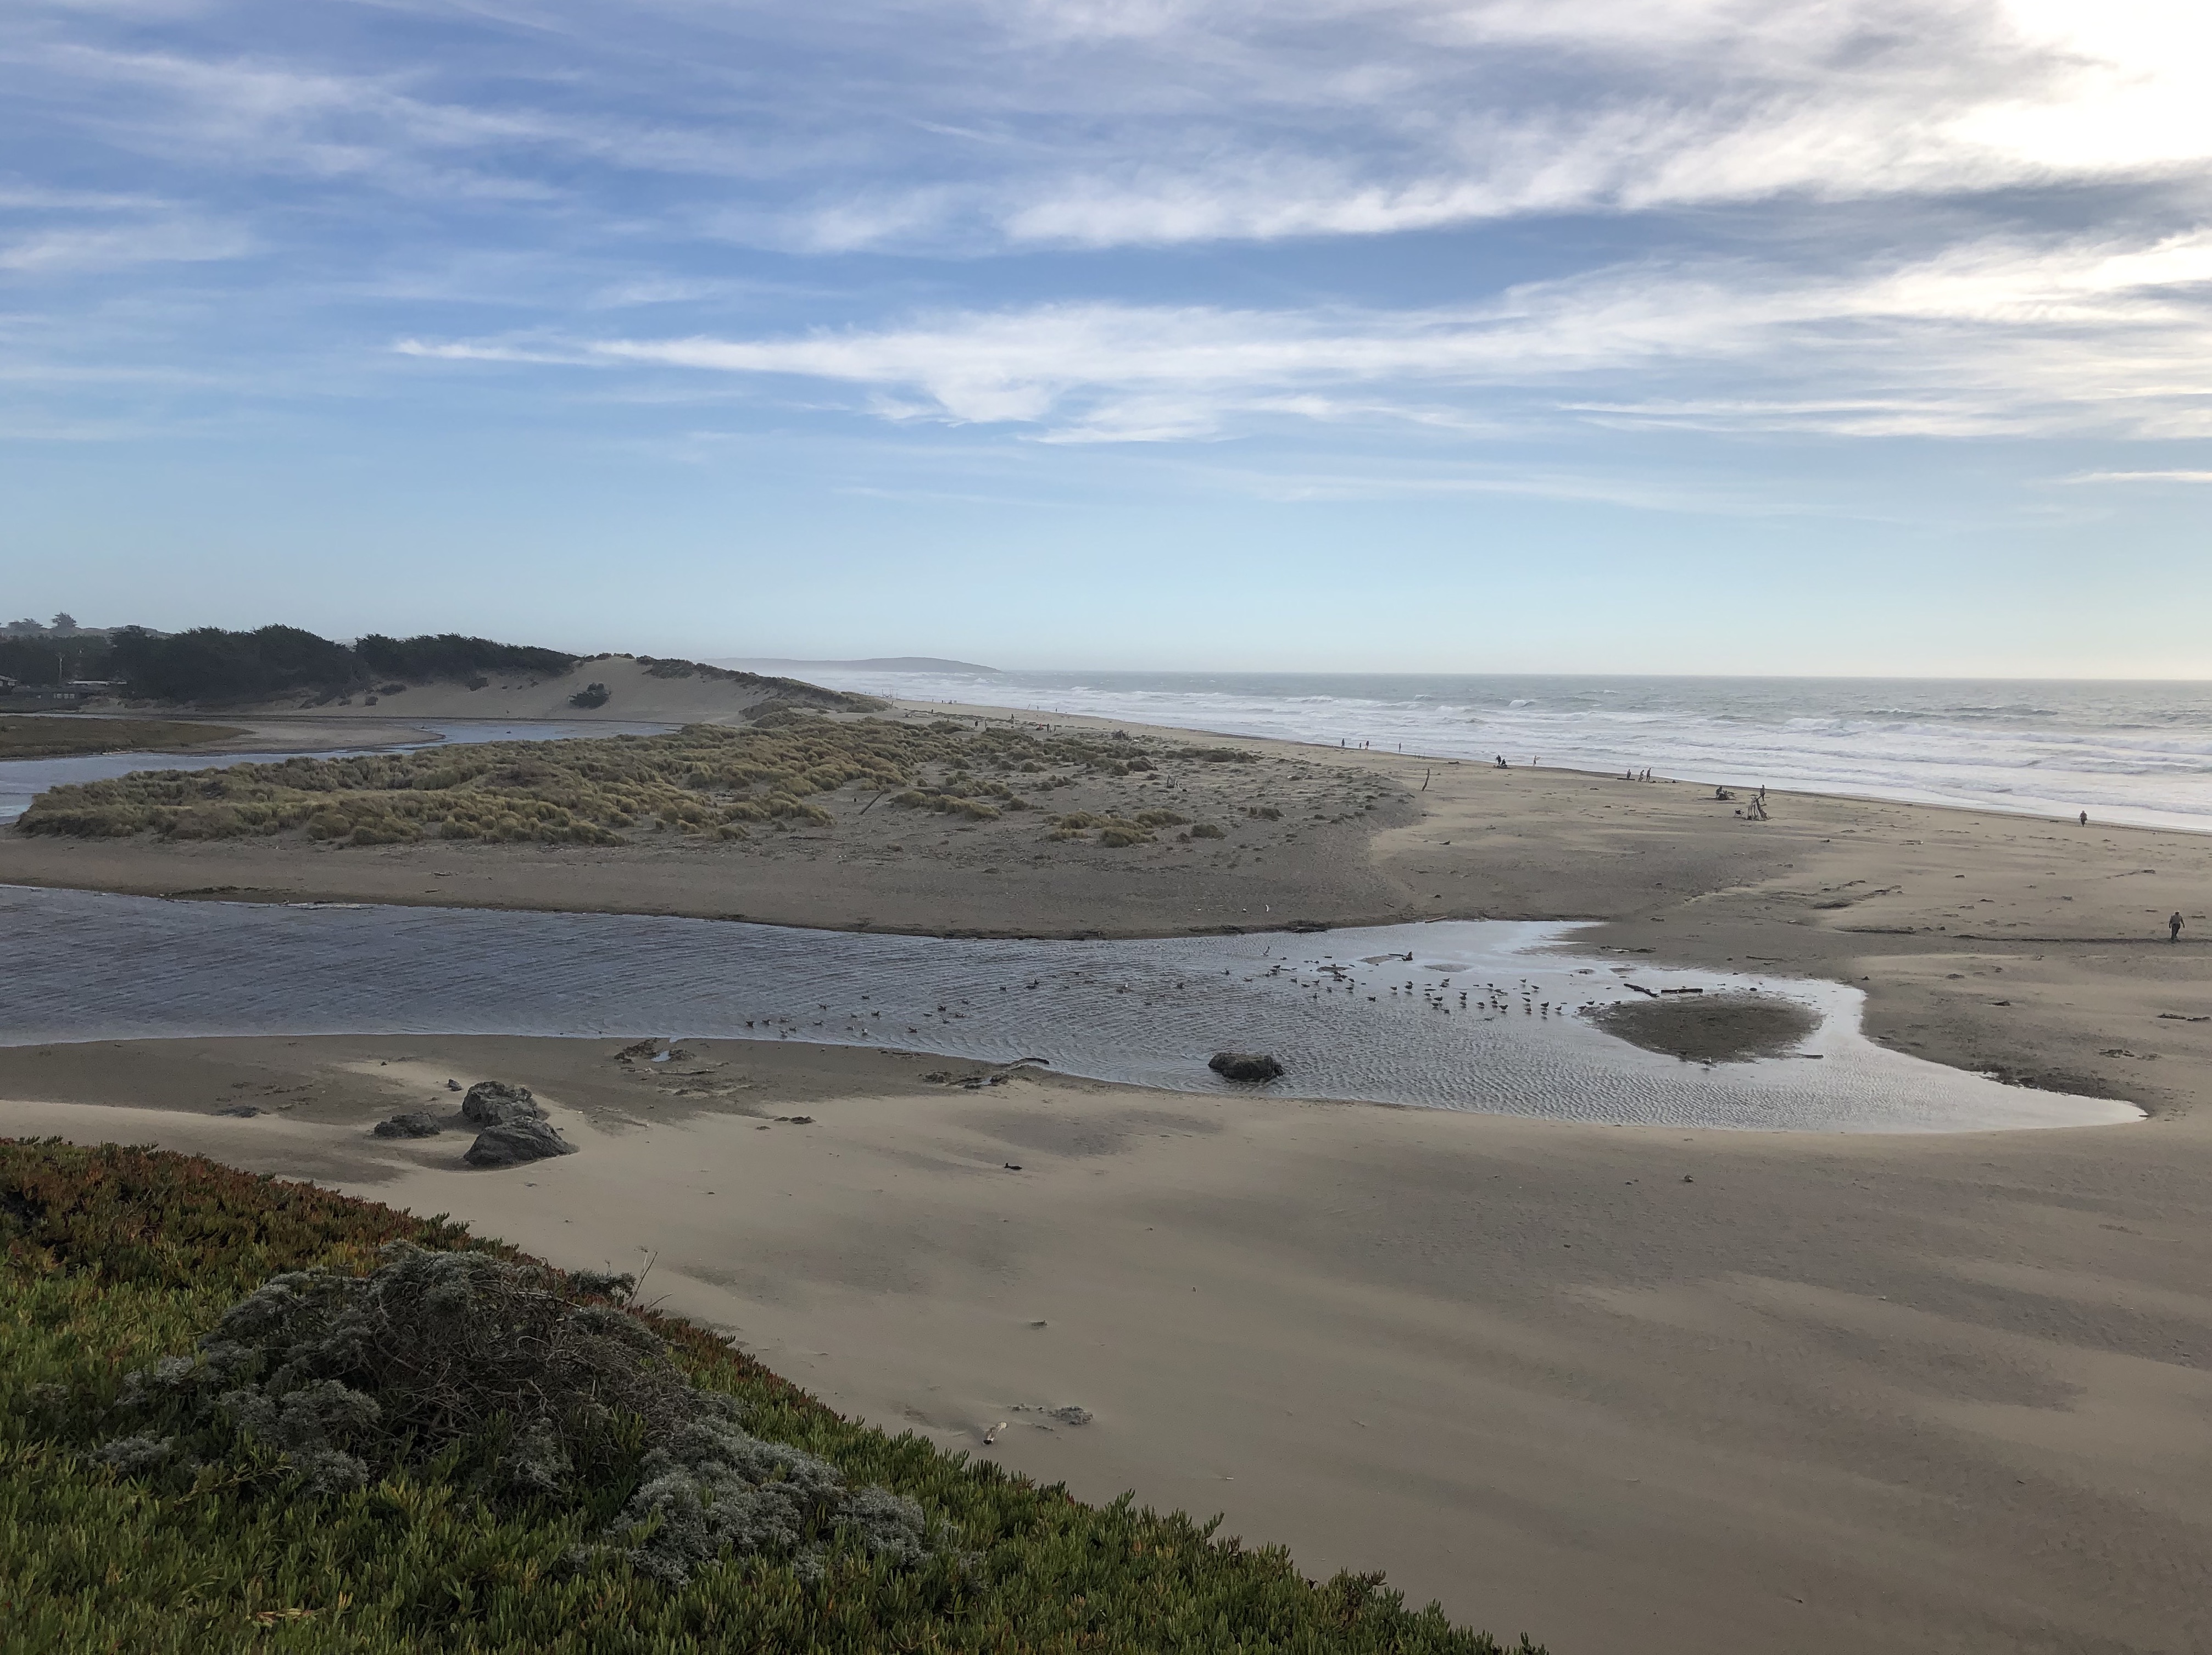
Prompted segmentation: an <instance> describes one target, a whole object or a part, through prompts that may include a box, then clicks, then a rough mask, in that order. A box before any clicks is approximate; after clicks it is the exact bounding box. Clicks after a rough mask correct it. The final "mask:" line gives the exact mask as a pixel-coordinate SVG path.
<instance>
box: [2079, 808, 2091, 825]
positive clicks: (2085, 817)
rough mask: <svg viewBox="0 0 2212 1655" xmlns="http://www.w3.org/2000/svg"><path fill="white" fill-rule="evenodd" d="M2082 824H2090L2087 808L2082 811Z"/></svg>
mask: <svg viewBox="0 0 2212 1655" xmlns="http://www.w3.org/2000/svg"><path fill="white" fill-rule="evenodd" d="M2081 825H2082V826H2083V827H2087V826H2088V825H2089V812H2087V811H2086V810H2085V811H2083V812H2081Z"/></svg>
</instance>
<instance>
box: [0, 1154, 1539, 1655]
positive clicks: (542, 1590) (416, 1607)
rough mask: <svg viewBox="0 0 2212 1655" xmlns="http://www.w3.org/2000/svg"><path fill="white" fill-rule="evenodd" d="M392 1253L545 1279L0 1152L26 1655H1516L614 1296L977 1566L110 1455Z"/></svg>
mask: <svg viewBox="0 0 2212 1655" xmlns="http://www.w3.org/2000/svg"><path fill="white" fill-rule="evenodd" d="M394 1243H407V1244H412V1245H413V1246H415V1247H417V1248H422V1249H429V1250H456V1249H476V1250H483V1252H485V1253H488V1254H489V1255H490V1256H493V1257H495V1258H497V1259H500V1260H503V1261H509V1262H521V1263H527V1261H520V1260H519V1256H518V1255H516V1254H514V1253H513V1250H511V1249H507V1248H505V1247H503V1246H501V1245H500V1244H496V1243H487V1242H482V1241H478V1240H476V1239H474V1238H471V1237H470V1236H469V1235H468V1234H467V1233H466V1232H465V1231H464V1230H463V1229H462V1228H461V1227H460V1226H457V1225H453V1224H451V1223H447V1222H446V1221H444V1220H441V1219H428V1220H425V1219H417V1218H414V1217H411V1216H410V1215H407V1214H401V1213H397V1212H394V1211H392V1210H391V1209H390V1208H384V1207H380V1206H377V1205H374V1204H372V1203H368V1202H358V1201H354V1200H350V1199H348V1198H346V1197H343V1196H337V1195H333V1194H331V1193H330V1192H327V1191H325V1190H317V1189H314V1188H313V1187H312V1186H307V1185H301V1184H294V1183H283V1182H280V1181H277V1180H274V1179H271V1178H268V1177H256V1176H254V1175H251V1174H247V1173H243V1172H239V1171H233V1170H231V1169H229V1168H226V1167H222V1166H219V1165H216V1164H214V1163H212V1162H210V1161H206V1160H204V1159H197V1158H193V1157H185V1156H179V1155H173V1154H168V1153H160V1152H155V1151H148V1150H141V1149H126V1148H119V1147H114V1146H107V1147H99V1148H80V1147H70V1146H65V1145H61V1144H58V1143H52V1142H48V1143H21V1142H4V1141H0V1244H4V1258H0V1647H5V1648H7V1649H9V1650H15V1649H21V1650H40V1651H46V1650H66V1651H94V1650H113V1651H129V1652H142V1651H143V1652H170V1651H174V1652H185V1651H193V1652H197V1651H233V1650H235V1651H247V1650H252V1651H283V1652H314V1655H323V1652H331V1655H336V1652H340V1651H344V1652H349V1655H384V1652H393V1655H397V1652H400V1651H403V1650H404V1651H421V1650H457V1651H458V1650H466V1651H471V1652H482V1655H585V1652H590V1655H600V1652H605V1655H615V1652H623V1655H628V1652H684V1651H694V1650H697V1651H706V1650H717V1651H720V1650H736V1651H761V1652H766V1651H787V1650H788V1651H806V1652H817V1655H842V1652H860V1651H878V1650H901V1651H915V1652H937V1651H943V1652H953V1651H978V1652H980V1651H986V1650H988V1651H994V1652H1000V1651H1003V1652H1021V1651H1052V1652H1070V1655H1073V1652H1077V1651H1139V1650H1142V1651H1191V1652H1196V1651H1201V1650H1203V1651H1209V1652H1211V1651H1221V1652H1254V1655H1257V1652H1263V1651H1264V1652H1276V1651H1280V1652H1291V1651H1297V1652H1316V1655H1318V1652H1333V1651H1345V1652H1404V1655H1428V1652H1436V1655H1498V1649H1499V1646H1498V1645H1497V1644H1496V1643H1495V1642H1494V1641H1493V1640H1492V1639H1490V1638H1489V1637H1488V1636H1486V1635H1485V1634H1480V1633H1476V1632H1472V1631H1468V1630H1466V1629H1464V1628H1455V1627H1454V1626H1452V1625H1451V1624H1449V1622H1447V1621H1446V1620H1445V1618H1444V1617H1443V1615H1441V1614H1440V1613H1438V1612H1437V1610H1435V1609H1433V1608H1431V1609H1426V1610H1422V1611H1419V1612H1415V1611H1410V1610H1408V1609H1407V1608H1406V1607H1405V1605H1404V1603H1403V1602H1402V1600H1401V1598H1400V1597H1399V1596H1398V1595H1397V1594H1396V1593H1395V1592H1393V1591H1389V1589H1388V1588H1386V1587H1385V1586H1384V1585H1383V1583H1382V1581H1381V1579H1380V1578H1379V1577H1376V1576H1366V1575H1348V1574H1347V1575H1340V1576H1339V1577H1337V1578H1336V1579H1333V1580H1330V1581H1328V1582H1325V1583H1317V1582H1314V1581H1310V1580H1308V1579H1304V1577H1302V1576H1301V1575H1300V1574H1299V1573H1297V1569H1296V1568H1295V1567H1293V1566H1292V1564H1291V1561H1290V1559H1289V1558H1288V1557H1287V1556H1286V1555H1285V1554H1284V1553H1283V1552H1281V1551H1280V1550H1279V1549H1251V1548H1247V1547H1245V1546H1243V1545H1242V1544H1241V1543H1239V1542H1237V1541H1234V1540H1227V1539H1224V1538H1221V1537H1219V1536H1218V1535H1217V1533H1216V1532H1215V1530H1214V1529H1213V1527H1212V1525H1209V1524H1197V1523H1194V1522H1192V1521H1191V1520H1190V1519H1189V1518H1186V1517H1185V1516H1183V1515H1182V1514H1181V1513H1173V1514H1169V1515H1161V1514H1158V1513H1156V1512H1151V1511H1146V1510H1140V1509H1139V1508H1137V1507H1136V1506H1133V1504H1132V1503H1131V1502H1130V1501H1128V1500H1126V1499H1125V1500H1120V1501H1116V1502H1115V1503H1114V1504H1112V1505H1110V1506H1086V1505H1084V1504H1082V1503H1080V1502H1079V1501H1077V1500H1073V1499H1071V1498H1069V1497H1068V1496H1067V1494H1066V1493H1065V1492H1064V1491H1063V1490H1061V1489H1060V1488H1039V1487H1037V1486H1036V1485H1035V1484H1033V1483H1030V1482H1027V1481H1025V1480H1024V1479H1022V1478H1019V1477H1016V1476H1011V1475H1009V1474H1007V1473H1006V1472H1004V1471H1002V1470H1000V1469H998V1468H997V1467H995V1466H993V1465H990V1464H988V1463H970V1462H969V1461H967V1460H966V1458H965V1457H963V1456H959V1455H948V1454H945V1453H943V1452H941V1451H939V1450H937V1449H936V1448H934V1447H933V1446H932V1445H929V1444H927V1443H926V1442H924V1441H922V1440H921V1439H917V1438H915V1437H913V1436H911V1435H904V1436H900V1437H896V1438H893V1437H889V1436H886V1435H884V1433H881V1432H878V1431H876V1430H873V1429H872V1428H870V1427H866V1426H863V1425H860V1424H856V1423H854V1422H853V1421H848V1420H845V1419H843V1418H842V1417H840V1416H839V1415H836V1414H834V1413H832V1412H830V1411H829V1409H825V1408H823V1406H822V1405H821V1404H820V1403H818V1402H815V1401H814V1400H813V1399H812V1398H811V1397H809V1396H806V1395H805V1393H804V1392H802V1391H800V1390H797V1389H796V1388H795V1387H793V1386H792V1385H790V1384H787V1383H786V1382H785V1381H783V1380H782V1379H781V1378H777V1377H776V1376H775V1374H773V1373H771V1372H769V1371H768V1370H766V1369H765V1368H763V1367H762V1366H759V1365H758V1364H757V1363H755V1362H753V1361H751V1360H750V1359H748V1358H746V1357H744V1356H743V1355H741V1354H738V1353H737V1352H736V1351H734V1350H732V1349H731V1348H729V1347H728V1346H726V1345H725V1344H723V1343H722V1342H720V1341H719V1340H717V1339H715V1338H714V1337H713V1336H709V1335H708V1334H706V1333H705V1332H703V1331H702V1330H700V1329H696V1328H693V1327H691V1326H690V1325H689V1324H687V1323H683V1322H680V1321H678V1320H675V1319H673V1318H670V1317H662V1316H659V1315H656V1314H653V1312H651V1311H640V1310H637V1309H635V1308H631V1309H627V1310H621V1311H611V1310H608V1309H606V1308H605V1297H604V1295H605V1288H606V1285H607V1284H606V1282H605V1280H603V1279H594V1278H588V1277H574V1278H568V1279H567V1280H568V1283H569V1288H570V1290H571V1291H572V1292H573V1293H574V1295H575V1296H576V1297H578V1298H579V1299H591V1300H592V1301H593V1302H594V1305H595V1306H597V1307H596V1308H594V1309H593V1310H592V1311H590V1314H592V1315H596V1316H599V1317H606V1316H609V1315H620V1316H623V1317H627V1318H629V1322H630V1323H632V1324H633V1325H634V1326H635V1329H636V1336H637V1337H639V1338H647V1337H648V1336H649V1341H657V1342H659V1348H665V1353H666V1355H667V1358H668V1359H669V1360H671V1361H672V1363H673V1365H674V1366H675V1368H676V1369H678V1370H680V1372H681V1373H682V1374H683V1376H684V1378H685V1380H686V1381H687V1382H688V1383H689V1384H691V1385H695V1386H697V1387H702V1388H703V1389H704V1390H709V1391H713V1392H715V1393H719V1394H720V1395H723V1396H727V1397H728V1398H730V1402H729V1403H728V1404H727V1408H728V1409H729V1411H730V1412H731V1414H732V1415H733V1416H736V1417H741V1418H742V1419H743V1421H744V1430H745V1431H746V1432H747V1433H751V1434H752V1435H753V1436H754V1437H757V1438H758V1439H763V1440H765V1441H771V1442H777V1443H782V1444H787V1445H793V1446H794V1447H796V1448H798V1449H800V1450H803V1451H805V1453H806V1454H807V1455H811V1456H819V1457H820V1458H821V1459H822V1460H823V1461H826V1462H827V1463H829V1465H830V1466H833V1467H835V1468H836V1471H837V1472H838V1473H839V1474H840V1475H841V1476H842V1477H843V1478H844V1479H846V1480H848V1482H850V1483H851V1484H852V1485H854V1486H856V1487H860V1486H865V1487H872V1488H881V1489H883V1490H886V1491H889V1494H890V1495H891V1496H895V1497H896V1498H897V1499H898V1500H912V1501H914V1502H915V1503H916V1504H917V1505H918V1506H920V1507H921V1510H922V1512H924V1513H926V1515H927V1518H928V1520H929V1522H930V1523H931V1524H933V1525H934V1526H935V1528H936V1529H937V1530H938V1531H939V1532H941V1533H943V1534H945V1535H947V1536H957V1546H948V1547H941V1548H937V1549H931V1550H929V1551H928V1552H927V1553H926V1554H924V1555H920V1556H918V1557H917V1556H915V1555H911V1554H910V1553H909V1554H908V1555H893V1554H884V1553H881V1552H878V1553H871V1552H869V1551H867V1550H866V1549H863V1548H861V1547H860V1546H857V1545H854V1546H847V1547H843V1548H842V1549H839V1548H836V1547H833V1548H832V1549H830V1550H829V1552H828V1554H827V1555H826V1556H824V1557H818V1558H817V1559H816V1560H814V1562H813V1564H812V1566H811V1567H803V1566H801V1563H800V1562H797V1561H789V1560H787V1561H775V1560H773V1559H770V1558H767V1557H763V1556H757V1555H756V1556H750V1557H739V1556H726V1557H723V1558H721V1559H720V1560H719V1561H712V1562H708V1563H706V1564H704V1565H702V1566H699V1567H693V1568H691V1569H690V1570H689V1571H688V1573H684V1575H683V1576H682V1578H680V1579H679V1578H676V1577H673V1576H671V1575H670V1574H668V1573H665V1572H663V1573H653V1572H652V1571H650V1570H647V1569H641V1568H639V1567H635V1565H634V1563H633V1562H632V1561H629V1558H628V1556H627V1555H624V1554H623V1553H622V1552H620V1551H619V1550H615V1549H606V1548H599V1549H597V1550H596V1551H594V1550H593V1549H592V1548H591V1547H589V1546H586V1547H584V1548H583V1549H582V1550H581V1551H580V1550H579V1545H580V1542H586V1541H589V1540H590V1539H591V1538H592V1536H593V1535H594V1534H596V1533H597V1532H598V1531H599V1525H600V1524H602V1522H603V1521H604V1518H605V1512H601V1511H599V1510H598V1509H597V1507H596V1506H594V1504H593V1500H594V1499H595V1500H596V1501H597V1505H598V1506H605V1505H607V1504H608V1503H609V1502H611V1501H613V1502H618V1501H619V1500H622V1499H624V1498H627V1495H628V1493H629V1492H634V1491H626V1490H624V1489H623V1488H620V1487H612V1488H603V1489H600V1490H599V1491H598V1493H597V1494H596V1495H594V1496H593V1498H592V1499H580V1498H567V1499H564V1498H562V1497H561V1496H560V1495H558V1494H546V1493H537V1494H531V1493H527V1492H521V1493H518V1492H515V1491H513V1490H512V1489H507V1490H506V1491H505V1492H502V1491H501V1489H499V1488H495V1487H494V1486H493V1485H492V1484H490V1483H489V1482H486V1481H485V1480H484V1479H483V1478H482V1477H471V1476H466V1475H464V1474H463V1468H465V1465H466V1464H467V1463H468V1462H469V1458H470V1456H469V1455H468V1454H467V1453H466V1452H465V1451H464V1450H465V1445H460V1446H459V1447H454V1448H448V1449H447V1450H446V1451H441V1452H439V1453H436V1454H428V1455H418V1456H416V1457H403V1458H401V1459H399V1460H397V1461H395V1462H393V1463H389V1464H385V1465H381V1466H378V1467H374V1468H372V1469H370V1471H369V1474H368V1476H365V1477H364V1478H362V1479H358V1480H341V1482H342V1483H343V1485H344V1486H342V1487H340V1488H337V1490H336V1491H334V1492H329V1493H325V1494H313V1493H310V1492H308V1491H307V1489H306V1488H303V1487H302V1485H301V1479H300V1478H299V1477H297V1476H287V1475H286V1472H287V1469H288V1467H287V1464H286V1463H285V1460H284V1458H283V1456H282V1455H280V1454H278V1453H276V1452H275V1451H272V1450H271V1449H270V1447H269V1446H268V1445H266V1444H261V1445H256V1444H254V1443H252V1442H250V1441H248V1442H243V1443H240V1444H234V1445H232V1446H231V1448H230V1450H229V1451H228V1452H227V1453H216V1455H215V1456H214V1457H213V1458H212V1459H211V1460H210V1461H209V1462H208V1463H200V1464H197V1465H188V1464H182V1463H163V1464H153V1463H145V1464H141V1465H139V1466H137V1469H133V1468H132V1465H131V1456H130V1455H129V1454H127V1453H126V1454H121V1455H118V1454H116V1453H114V1452H112V1451H111V1452H110V1453H109V1454H108V1455H107V1457H106V1459H105V1460H103V1459H100V1458H96V1457H95V1455H97V1454H99V1453H100V1451H101V1448H102V1445H106V1444H112V1443H113V1442H114V1441H115V1440H116V1439H117V1438H118V1434H119V1433H125V1432H127V1431H129V1430H131V1429H133V1428H135V1427H134V1421H135V1418H136V1416H135V1415H134V1414H133V1412H132V1411H131V1409H125V1408H121V1407H118V1404H119V1403H120V1402H122V1401H123V1398H124V1393H125V1387H126V1376H127V1375H128V1374H129V1373H131V1372H133V1371H136V1370H140V1369H143V1368H145V1367H147V1366H149V1365H150V1364H154V1363H155V1362H158V1361H160V1360H161V1359H163V1358H173V1357H177V1356H179V1355H182V1354H187V1353H189V1352H191V1350H192V1348H194V1345H195V1342H197V1341H198V1340H199V1339H201V1338H202V1337H203V1336H205V1335H207V1334H208V1333H209V1331H210V1329H213V1328H215V1327H216V1324H217V1323H218V1322H219V1321H220V1320H221V1319H222V1317H223V1316H224V1314H225V1311H226V1310H227V1309H228V1307H230V1306H232V1305H234V1304H235V1303H236V1302H237V1301H239V1300H240V1299H242V1298H244V1297H245V1296H246V1295H247V1294H249V1293H253V1292H254V1291H255V1290H256V1289H257V1288H261V1287H263V1284H264V1282H266V1281H268V1280H269V1278H270V1277H271V1276H272V1275H277V1274H279V1273H282V1272H287V1271H300V1270H312V1269H325V1270H330V1271H334V1272H338V1273H343V1274H347V1275H362V1274H363V1273H366V1272H368V1271H369V1270H370V1269H374V1268H375V1267H376V1266H377V1265H378V1263H379V1261H380V1258H384V1257H387V1256H389V1255H387V1254H386V1252H385V1250H386V1249H387V1248H389V1247H390V1246H391V1244H394ZM616 1424H617V1428H616V1429H615V1430H614V1433H613V1434H614V1435H616V1436H619V1435H620V1434H621V1429H620V1428H619V1421H617V1422H616ZM640 1428H642V1427H640ZM147 1458H148V1459H149V1460H150V1459H151V1458H153V1457H152V1456H150V1455H149V1456H148V1457H147ZM1518 1647H1519V1649H1520V1650H1521V1651H1522V1655H1536V1652H1534V1646H1530V1645H1529V1644H1528V1643H1527V1641H1526V1640H1522V1643H1521V1645H1520V1646H1518Z"/></svg>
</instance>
